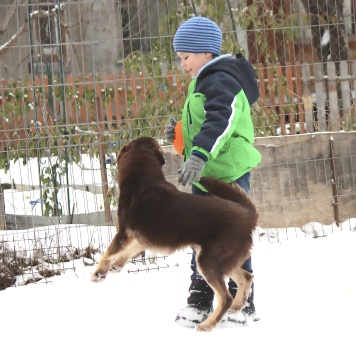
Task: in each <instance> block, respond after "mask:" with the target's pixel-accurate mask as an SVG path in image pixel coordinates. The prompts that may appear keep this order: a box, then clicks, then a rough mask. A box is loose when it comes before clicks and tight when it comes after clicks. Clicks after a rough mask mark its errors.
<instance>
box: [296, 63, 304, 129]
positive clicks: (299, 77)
mask: <svg viewBox="0 0 356 356" xmlns="http://www.w3.org/2000/svg"><path fill="white" fill-rule="evenodd" d="M294 73H295V90H296V93H297V112H298V122H299V126H300V127H299V130H300V133H304V132H305V127H304V123H305V118H304V112H303V104H302V100H303V88H302V75H301V67H300V64H299V63H296V65H295V67H294Z"/></svg>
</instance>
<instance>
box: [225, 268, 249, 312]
mask: <svg viewBox="0 0 356 356" xmlns="http://www.w3.org/2000/svg"><path fill="white" fill-rule="evenodd" d="M229 277H230V278H231V279H233V280H234V281H235V283H236V284H237V294H236V296H235V298H234V301H233V302H232V305H231V307H230V309H229V310H228V313H229V314H234V313H237V312H238V311H240V310H241V309H242V308H243V307H244V305H245V304H246V301H247V298H248V297H249V295H250V292H251V285H252V279H253V276H252V274H251V273H250V272H247V271H245V270H244V269H242V268H240V267H238V268H236V269H235V270H234V271H232V272H231V273H229Z"/></svg>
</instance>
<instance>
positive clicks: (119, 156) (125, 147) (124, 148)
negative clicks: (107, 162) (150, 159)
mask: <svg viewBox="0 0 356 356" xmlns="http://www.w3.org/2000/svg"><path fill="white" fill-rule="evenodd" d="M127 151H128V148H127V145H125V146H124V147H122V148H121V150H120V151H119V153H118V155H117V159H116V161H117V162H119V160H120V158H121V157H122V156H123V155H124V154H125V153H126V152H127Z"/></svg>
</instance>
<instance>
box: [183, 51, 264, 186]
mask: <svg viewBox="0 0 356 356" xmlns="http://www.w3.org/2000/svg"><path fill="white" fill-rule="evenodd" d="M246 63H247V64H248V66H249V68H248V67H245V64H246ZM250 68H251V65H250V64H249V62H247V61H246V60H245V59H244V58H243V57H242V59H241V60H237V59H236V58H234V57H232V56H230V55H224V56H220V57H217V58H215V59H213V60H212V61H210V62H209V63H208V64H207V65H205V66H204V67H203V68H202V69H201V70H200V71H199V73H198V75H197V77H196V78H194V79H193V80H192V81H191V83H190V84H189V88H188V95H187V99H186V101H185V104H184V109H183V113H182V129H183V138H184V151H183V156H184V158H185V160H187V159H188V158H189V157H190V155H191V154H195V155H197V156H199V157H201V158H203V159H205V160H206V163H205V167H204V170H203V172H202V176H209V177H214V178H217V179H220V180H222V181H224V182H226V183H230V182H232V181H234V180H236V179H238V178H239V177H241V176H242V175H244V174H245V173H246V172H249V171H250V170H251V168H253V167H256V166H257V165H258V164H259V163H260V161H261V154H260V153H259V151H258V150H257V149H256V148H255V147H254V146H253V142H254V128H253V123H252V120H251V113H250V105H252V103H253V102H255V101H256V100H257V98H258V87H257V85H256V78H255V75H254V72H253V71H252V70H250ZM243 88H245V90H244V89H243ZM256 90H257V92H256Z"/></svg>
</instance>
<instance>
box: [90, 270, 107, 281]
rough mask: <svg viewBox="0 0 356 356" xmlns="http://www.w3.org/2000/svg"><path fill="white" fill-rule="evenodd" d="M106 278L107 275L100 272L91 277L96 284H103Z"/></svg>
mask: <svg viewBox="0 0 356 356" xmlns="http://www.w3.org/2000/svg"><path fill="white" fill-rule="evenodd" d="M105 278H106V273H102V272H100V271H95V272H94V273H93V274H92V275H91V281H92V282H95V283H98V282H102V281H104V280H105Z"/></svg>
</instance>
